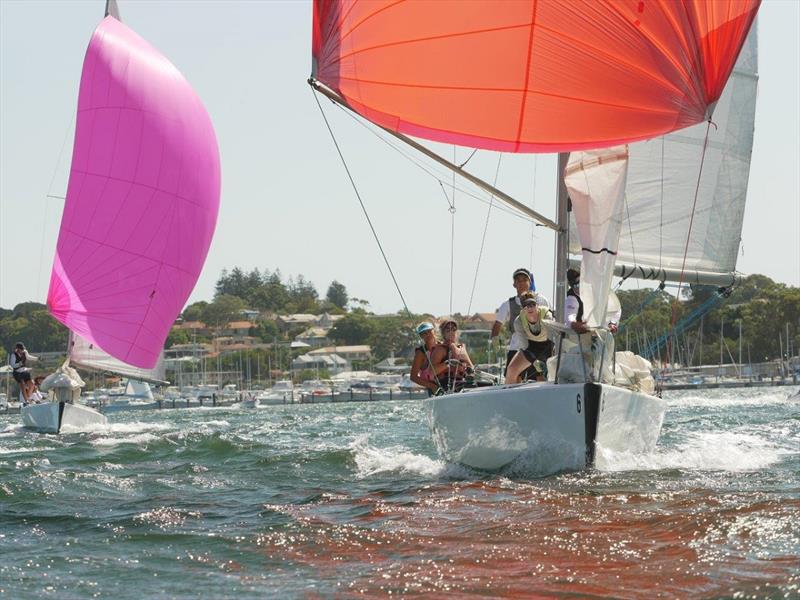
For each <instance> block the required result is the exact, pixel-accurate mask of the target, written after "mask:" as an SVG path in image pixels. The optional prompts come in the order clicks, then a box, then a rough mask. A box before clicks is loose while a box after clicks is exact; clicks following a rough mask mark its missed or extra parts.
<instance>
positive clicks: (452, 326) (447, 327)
mask: <svg viewBox="0 0 800 600" xmlns="http://www.w3.org/2000/svg"><path fill="white" fill-rule="evenodd" d="M456 329H458V327H456V326H455V325H447V326H446V327H442V331H455V330H456Z"/></svg>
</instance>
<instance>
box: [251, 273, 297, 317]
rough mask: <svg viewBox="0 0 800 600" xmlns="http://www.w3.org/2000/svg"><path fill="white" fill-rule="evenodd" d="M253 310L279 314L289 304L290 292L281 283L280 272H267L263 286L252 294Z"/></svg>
mask: <svg viewBox="0 0 800 600" xmlns="http://www.w3.org/2000/svg"><path fill="white" fill-rule="evenodd" d="M250 301H251V302H252V306H253V308H257V309H259V310H271V311H275V312H278V311H280V310H283V309H284V307H286V305H287V304H288V303H289V291H288V290H287V289H286V286H285V285H284V284H283V282H282V281H281V274H280V271H275V272H274V273H270V272H269V271H265V272H264V275H263V277H262V283H261V285H260V286H259V287H258V288H257V289H256V290H254V291H253V292H252V294H251V297H250Z"/></svg>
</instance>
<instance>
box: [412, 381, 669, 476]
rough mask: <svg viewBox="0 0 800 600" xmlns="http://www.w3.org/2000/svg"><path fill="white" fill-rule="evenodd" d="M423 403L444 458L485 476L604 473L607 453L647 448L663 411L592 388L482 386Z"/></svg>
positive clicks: (651, 402) (638, 396)
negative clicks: (509, 470) (511, 471)
mask: <svg viewBox="0 0 800 600" xmlns="http://www.w3.org/2000/svg"><path fill="white" fill-rule="evenodd" d="M425 402H426V405H427V408H428V418H429V425H430V427H431V431H432V433H433V438H434V441H435V443H436V445H437V448H438V449H439V453H440V454H441V455H442V457H443V458H445V459H446V460H448V461H451V462H455V463H460V464H463V465H466V466H468V467H472V468H476V469H482V470H489V471H493V470H497V469H500V468H502V467H505V466H507V465H509V464H511V463H513V462H515V461H525V465H526V467H530V469H531V470H533V471H535V472H537V473H539V474H549V473H556V472H559V471H573V470H580V469H584V468H587V467H591V466H598V467H600V468H602V467H603V466H604V464H603V461H604V460H606V459H605V458H604V457H605V456H608V454H609V452H608V451H610V452H612V453H631V454H642V453H647V452H650V451H652V450H653V449H654V448H655V445H656V442H657V441H658V436H659V433H660V431H661V425H662V422H663V419H664V411H665V409H666V402H665V401H664V400H662V399H660V398H657V397H655V396H650V395H647V394H642V393H638V392H633V391H630V390H627V389H624V388H619V387H613V386H609V385H601V384H593V383H588V384H553V383H531V384H522V385H511V386H501V387H496V388H479V389H476V390H467V391H464V392H462V393H460V394H451V395H447V396H440V397H435V398H431V399H429V400H426V401H425ZM598 446H599V447H601V448H602V449H603V450H604V452H603V453H598V452H597V447H598ZM526 470H527V469H526Z"/></svg>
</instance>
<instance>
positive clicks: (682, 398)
mask: <svg viewBox="0 0 800 600" xmlns="http://www.w3.org/2000/svg"><path fill="white" fill-rule="evenodd" d="M792 391H793V388H792V389H787V388H785V387H772V388H763V387H759V388H732V389H709V390H704V391H703V392H702V393H700V392H698V391H696V390H689V391H680V392H666V393H665V394H664V399H665V400H666V401H667V404H668V406H669V407H670V408H686V407H708V408H724V407H731V406H733V407H740V406H769V405H771V404H783V403H785V402H786V400H787V397H788V396H790V395H791V392H792Z"/></svg>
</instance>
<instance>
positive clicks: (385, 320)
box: [339, 316, 418, 361]
mask: <svg viewBox="0 0 800 600" xmlns="http://www.w3.org/2000/svg"><path fill="white" fill-rule="evenodd" d="M342 320H344V319H342ZM339 323H341V320H340V321H339ZM369 323H370V325H371V327H372V333H371V334H370V336H369V338H368V339H367V342H368V343H369V344H370V346H372V354H373V356H374V357H375V359H376V360H378V361H380V360H383V359H384V358H387V357H388V356H391V355H392V354H394V355H396V356H399V355H401V354H402V353H403V352H404V351H406V350H408V349H409V348H412V347H413V346H414V343H415V342H416V341H417V339H418V338H417V334H416V333H415V332H414V324H413V322H412V321H409V320H408V319H407V318H405V317H401V316H396V317H382V318H380V319H372V320H370V321H369Z"/></svg>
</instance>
